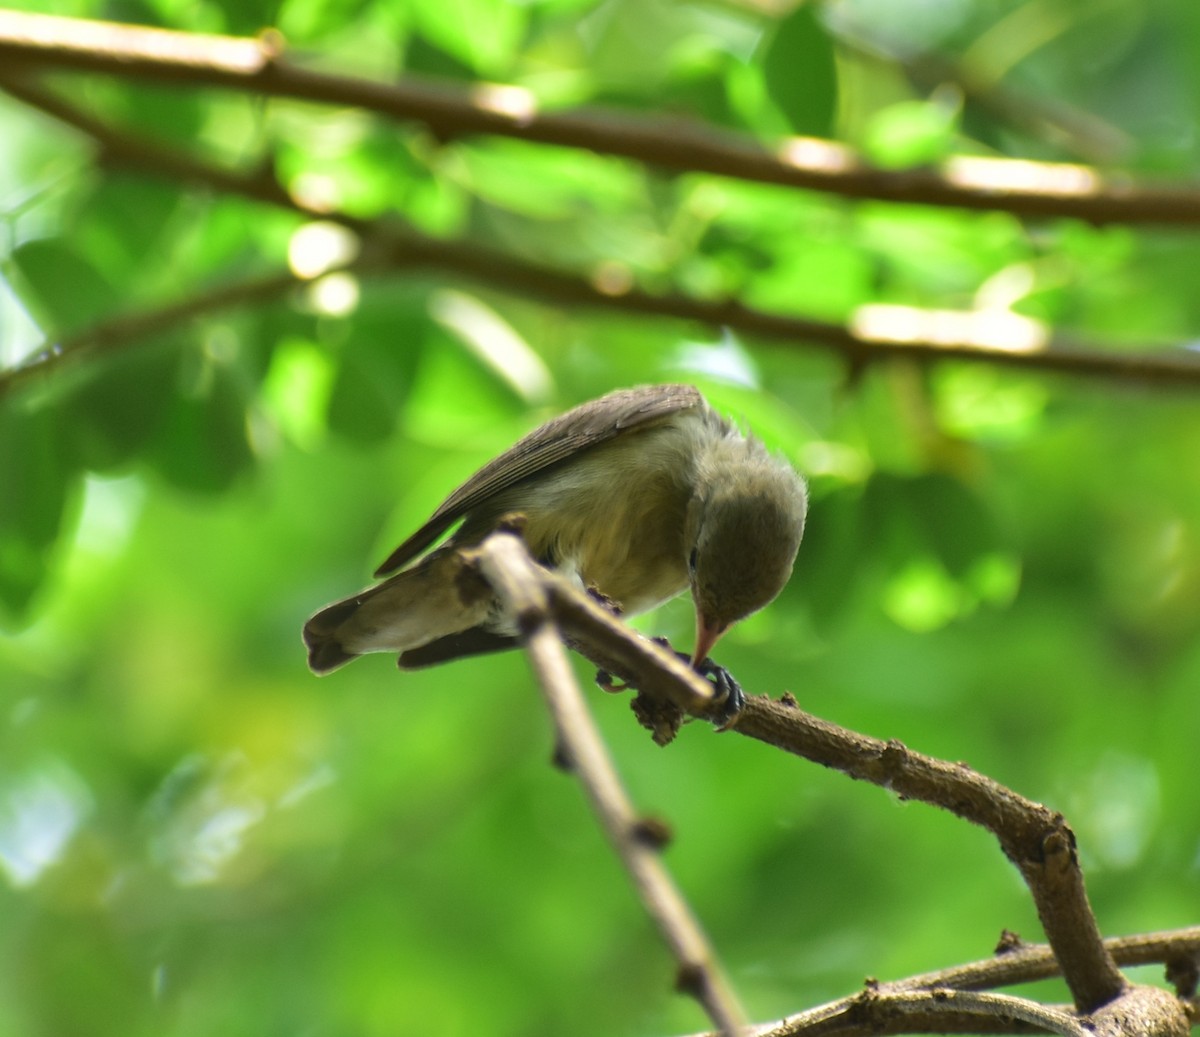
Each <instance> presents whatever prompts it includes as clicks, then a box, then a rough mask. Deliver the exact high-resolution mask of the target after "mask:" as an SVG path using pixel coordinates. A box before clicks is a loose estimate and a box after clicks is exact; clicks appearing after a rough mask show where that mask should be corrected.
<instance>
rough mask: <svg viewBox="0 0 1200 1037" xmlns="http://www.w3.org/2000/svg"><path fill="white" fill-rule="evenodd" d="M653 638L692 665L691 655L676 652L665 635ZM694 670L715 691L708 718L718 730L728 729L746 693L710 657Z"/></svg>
mask: <svg viewBox="0 0 1200 1037" xmlns="http://www.w3.org/2000/svg"><path fill="white" fill-rule="evenodd" d="M653 640H654V643H655V644H660V645H662V646H663V647H664V648H666V649H667V651H669V652H674V653H675V656H676V658H678V659H681V660H682V661H683V662H685V663H687V664H688V666H691V665H692V657H691V656H690V655H688V654H687V652H676V651H675V649H674V648H672V647H671V642H670V641H668V640H667V639H666V638H665V637H656V638H654V639H653ZM696 672H697V673H698V674H700V676H701V677H703V678H705V679H706V680H707V681H708V682H709V683H710V684H711V685H712V686H713V690H714V691H715V692H716V695H715V696H714V698H713V708H712V709H711V710H709V716H708V719H709V720H711V721H712V722H713V723H714V724H716V725H717V730H718V731H728V730H729V729H730V728H731V727H733V726H734V725H735V724H736V723H737V718H738V714H740V713H741V712H742V709H743V707H744V706H745V705H746V693H745V692H744V691H742V686H741V685H740V684H739V683H738V682H737V679H736V678H735V677H734V676H733V674H732V673H730V672H729V671H728V670H727V669H725V667H724V666H721V665H719V664H717V663H715V662H713V661H712V660H711V659H705V660H704V662H702V663H701V664H700V665H699V666H697V667H696Z"/></svg>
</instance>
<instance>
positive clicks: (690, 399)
mask: <svg viewBox="0 0 1200 1037" xmlns="http://www.w3.org/2000/svg"><path fill="white" fill-rule="evenodd" d="M703 404H704V397H703V396H701V395H700V392H699V390H697V389H695V388H694V387H693V386H690V385H645V386H640V387H638V388H636V389H621V390H618V391H617V392H613V393H609V394H608V395H607V396H602V397H600V399H598V400H592V401H591V402H589V403H584V404H581V405H580V406H578V407H576V408H575V409H574V410H569V411H567V413H566V414H561V415H559V416H558V417H557V418H554V419H553V420H551V421H548V422H546V424H544V425H542V426H540V427H539V428H536V429H534V430H533V431H532V432H530V433H529V435H527V436H526V437H525V438H524V439H522V440H520V441H519V442H517V443H516V444H515V445H513V446H512V447H510V448H509V449H508V450H506V451H505V452H504V453H503V454H501V455H500V456H499V457H497V458H495V459H494V460H492V461H489V462H488V463H487V464H485V465H484V466H483V467H482V468H480V469H479V471H477V472H476V473H475V474H474V475H472V476H471V478H469V479H468V480H467V481H466V482H465V483H463V484H462V485H461V486H460V487H459V488H458V489H457V490H455V491H454V492H453V493H452V494H450V496H449V497H447V498H446V499H445V501H443V502H442V505H441V507H439V508H438V509H437V511H435V512H434V513H433V514H432V515H431V516H430V518H429V521H428V522H426V523H425V524H424V525H423V526H422V527H421V528H420V529H418V530H417V531H416V532H415V533H413V535H412V536H410V537H409V538H408V539H407V540H405V541H404V543H402V544H401V545H400V546H399V547H397V548H396V550H394V551H393V552H392V553H391V554H390V555H389V556H388V558H387V560H386V561H385V562H384V563H383V564H382V565H381V566H380V567H379V568H378V569H376V570H375V575H376V576H387V575H388V574H389V573H392V572H395V571H396V570H397V569H399V568H400V567H401V566H402V565H404V564H405V563H406V562H408V561H409V560H411V559H412V558H415V557H416V556H417V555H418V554H420V553H421V552H422V551H424V550H425V549H426V548H427V547H429V545H430V544H432V543H433V542H434V541H436V540H437V539H438V537H440V536H441V535H442V534H443V533H444V532H445V531H446V530H447V529H449V528H450V526H451V525H453V524H454V523H455V522H456V521H457V520H458V519H460V518H462V517H463V516H464V515H465V514H467V512H469V511H471V509H473V508H477V507H478V506H479V505H480V504H483V503H484V502H485V501H487V500H489V499H490V498H491V497H493V496H495V495H496V494H497V493H501V492H503V491H504V490H507V489H508V488H509V487H511V486H513V485H515V484H516V483H519V482H520V481H521V480H522V479H528V478H529V477H530V476H532V475H536V474H538V473H539V472H544V471H545V470H546V469H548V468H550V467H552V466H553V465H556V464H558V463H560V462H562V461H565V460H567V458H570V457H573V456H574V455H575V454H577V453H579V452H580V451H581V450H587V449H589V448H591V447H594V446H596V445H597V444H599V443H604V442H607V441H608V440H610V439H614V438H616V437H617V436H619V435H620V434H621V433H623V432H627V431H629V430H631V429H636V428H641V427H644V426H646V425H648V424H651V423H653V422H656V421H659V420H661V419H663V418H665V417H668V416H670V415H672V414H677V413H679V412H680V411H685V410H690V409H691V408H693V407H699V406H702V405H703Z"/></svg>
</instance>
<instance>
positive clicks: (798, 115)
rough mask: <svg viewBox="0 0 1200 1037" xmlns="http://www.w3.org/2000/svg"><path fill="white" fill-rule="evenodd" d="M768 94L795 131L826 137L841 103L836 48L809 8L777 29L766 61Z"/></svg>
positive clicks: (764, 60)
mask: <svg viewBox="0 0 1200 1037" xmlns="http://www.w3.org/2000/svg"><path fill="white" fill-rule="evenodd" d="M763 74H764V76H765V78H766V84H767V92H768V93H769V94H770V96H771V99H772V100H773V101H774V102H775V104H776V105H778V106H779V109H780V110H781V111H782V112H783V114H784V115H785V116H786V117H787V120H788V122H789V124H790V125H791V128H792V130H793V131H794V132H796V133H798V134H804V135H806V136H811V137H828V136H830V135H831V134H832V132H833V118H834V113H835V111H836V104H837V68H836V65H835V63H834V56H833V43H832V41H831V40H830V38H829V35H828V33H826V31H825V29H824V28H823V27H822V26H821V24H820V22H819V21H818V20H817V15H816V12H815V5H813V4H805V5H804V6H802V7H800V8H798V9H797V10H796V11H795V12H794V13H793V14H791V15H789V16H788V17H787V18H785V19H783V21H781V22H780V23H779V25H778V26H777V27H776V29H775V32H774V34H773V35H772V36H771V38H770V42H769V43H768V44H767V47H766V52H765V54H764V56H763Z"/></svg>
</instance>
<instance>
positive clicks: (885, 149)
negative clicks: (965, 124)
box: [861, 101, 959, 169]
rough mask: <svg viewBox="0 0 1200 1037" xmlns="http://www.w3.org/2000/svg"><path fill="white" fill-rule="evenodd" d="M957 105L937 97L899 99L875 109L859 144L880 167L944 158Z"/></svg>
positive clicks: (953, 129) (954, 131) (952, 136)
mask: <svg viewBox="0 0 1200 1037" xmlns="http://www.w3.org/2000/svg"><path fill="white" fill-rule="evenodd" d="M958 116H959V111H958V108H957V107H952V106H950V105H947V104H943V103H941V102H939V101H901V102H900V103H899V104H893V105H891V106H889V107H887V108H884V109H883V110H882V111H881V112H878V113H876V114H875V115H874V116H873V117H872V119H871V121H870V123H869V124H868V125H867V128H866V131H865V132H864V134H863V139H862V141H861V147H862V149H863V153H864V154H865V155H866V157H867V158H868V159H870V161H871V162H872V163H874V164H875V165H877V166H880V167H882V168H884V169H909V168H911V167H913V166H925V165H932V164H933V163H935V162H940V161H941V160H942V159H944V158H946V157H947V156H948V155H949V154H950V152H951V150H952V149H953V147H954V142H955V139H956V138H957V135H958Z"/></svg>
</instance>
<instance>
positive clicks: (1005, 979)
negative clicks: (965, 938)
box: [879, 926, 1200, 997]
mask: <svg viewBox="0 0 1200 1037" xmlns="http://www.w3.org/2000/svg"><path fill="white" fill-rule="evenodd" d="M1104 946H1105V947H1106V948H1107V950H1108V952H1109V954H1111V955H1112V957H1113V960H1114V961H1115V962H1116V963H1117V964H1118V965H1123V966H1130V965H1153V964H1163V965H1166V966H1167V968H1168V971H1171V970H1172V969H1173V968H1175V969H1177V968H1178V964H1179V963H1182V962H1187V961H1191V962H1195V961H1196V960H1197V958H1200V926H1192V927H1190V928H1185V929H1172V930H1166V931H1163V932H1155V933H1139V934H1137V935H1135V936H1117V937H1110V938H1108V939H1106V940H1105V941H1104ZM1061 974H1062V969H1061V967H1060V966H1059V963H1058V959H1057V958H1056V957H1055V956H1054V951H1053V949H1052V948H1051V947H1049V946H1047V945H1046V944H1044V943H1023V942H1020V941H1017V942H1011V941H1007V940H1006V941H1002V943H1001V945H1000V946H999V947H998V948H997V950H996V954H995V956H994V957H991V958H987V959H985V960H983V961H976V962H971V963H969V964H966V965H955V966H953V967H952V968H948V969H939V970H937V971H936V972H927V973H924V974H922V975H917V976H910V977H908V978H907V979H901V980H895V981H894V982H890V983H883V984H880V987H879V989H881V990H916V989H932V988H934V987H951V988H953V989H955V990H983V989H989V988H992V987H1008V986H1014V985H1016V984H1018V983H1031V982H1035V981H1037V980H1042V979H1050V978H1051V977H1054V976H1058V975H1061ZM1178 993H1179V995H1180V996H1181V997H1189V996H1191V995H1192V994H1194V993H1195V988H1194V986H1193V987H1191V988H1187V989H1180V990H1178Z"/></svg>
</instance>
